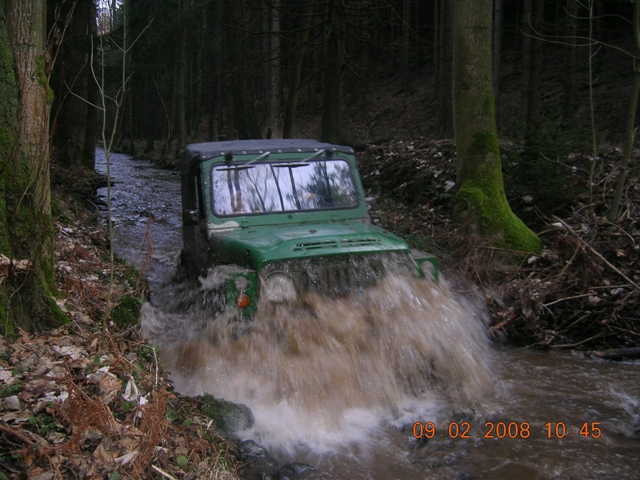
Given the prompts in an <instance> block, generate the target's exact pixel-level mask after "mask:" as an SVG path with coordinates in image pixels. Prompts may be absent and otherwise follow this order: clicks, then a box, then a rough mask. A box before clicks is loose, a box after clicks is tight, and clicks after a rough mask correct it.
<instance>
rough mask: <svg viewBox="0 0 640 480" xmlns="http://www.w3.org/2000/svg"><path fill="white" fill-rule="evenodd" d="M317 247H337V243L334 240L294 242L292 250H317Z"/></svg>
mask: <svg viewBox="0 0 640 480" xmlns="http://www.w3.org/2000/svg"><path fill="white" fill-rule="evenodd" d="M319 248H338V244H337V243H336V241H335V240H324V241H320V242H304V243H296V244H295V245H294V246H293V248H292V250H293V251H294V252H300V251H308V250H317V249H319Z"/></svg>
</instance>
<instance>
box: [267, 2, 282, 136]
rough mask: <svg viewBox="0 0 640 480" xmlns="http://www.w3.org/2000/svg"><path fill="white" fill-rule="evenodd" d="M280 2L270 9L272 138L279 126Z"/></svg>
mask: <svg viewBox="0 0 640 480" xmlns="http://www.w3.org/2000/svg"><path fill="white" fill-rule="evenodd" d="M279 8H280V0H273V1H272V8H271V49H270V55H269V63H270V64H271V78H270V85H269V92H270V93H269V130H270V131H271V132H272V134H271V136H272V137H273V138H275V137H277V136H278V135H277V133H275V130H276V129H277V127H278V125H279V124H280V121H279V117H280V11H279V10H278V9H279Z"/></svg>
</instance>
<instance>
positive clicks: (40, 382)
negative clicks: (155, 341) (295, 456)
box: [0, 198, 239, 480]
mask: <svg viewBox="0 0 640 480" xmlns="http://www.w3.org/2000/svg"><path fill="white" fill-rule="evenodd" d="M57 200H58V203H59V204H60V205H61V207H62V209H63V211H64V213H63V214H62V215H61V216H60V217H59V218H58V219H57V221H56V235H55V258H56V264H55V273H56V280H57V286H58V289H59V291H60V292H61V294H62V295H61V298H58V299H57V303H58V306H59V307H60V308H61V310H62V311H63V312H65V314H66V315H67V316H68V317H69V319H70V320H71V322H70V323H68V324H66V325H63V326H62V327H60V328H57V329H55V330H50V331H46V332H42V333H38V334H29V333H27V332H25V331H22V330H20V331H19V334H18V335H17V336H16V337H15V338H8V337H0V480H2V479H5V478H16V479H26V478H29V479H32V480H49V479H63V478H65V479H66V478H80V479H93V480H95V479H103V478H109V479H118V478H140V479H144V478H190V479H196V478H198V479H218V478H220V479H226V480H232V479H234V478H236V479H237V478H239V477H238V475H237V469H238V465H239V464H238V461H237V460H236V456H237V455H234V449H235V446H234V445H233V444H232V443H230V442H228V441H227V439H225V438H224V437H222V436H221V435H220V434H219V433H218V432H217V431H216V425H215V422H214V421H212V420H211V419H210V418H208V417H206V416H205V415H202V414H201V413H200V410H199V404H198V400H197V399H193V398H188V397H183V396H180V395H177V394H176V393H174V392H173V390H172V385H171V384H170V383H169V382H168V381H167V379H166V375H165V372H164V371H163V368H162V365H160V364H158V361H157V353H156V351H155V347H154V346H152V345H149V344H148V343H147V342H146V340H144V339H143V338H142V337H141V335H140V332H139V329H138V328H137V326H135V325H134V326H129V327H121V326H118V325H116V324H115V323H114V322H113V321H110V322H109V324H108V328H107V331H106V332H105V333H104V335H103V333H102V332H101V328H100V327H101V322H102V317H103V315H104V312H105V309H106V304H105V299H106V298H107V295H106V294H107V289H108V278H109V268H110V266H109V262H108V253H107V251H106V248H107V245H108V242H107V236H106V234H105V232H104V230H103V229H102V228H101V227H100V225H99V224H98V223H97V220H96V218H95V215H94V214H93V213H92V212H88V211H86V210H83V209H78V207H77V205H76V206H75V209H74V208H73V204H74V200H73V199H70V198H58V199H57ZM114 268H115V281H114V286H113V287H114V290H113V295H112V302H113V305H111V307H112V308H113V307H114V306H115V305H117V303H118V302H119V301H120V299H122V298H123V297H125V296H133V297H136V298H141V299H143V298H145V297H146V296H147V295H148V292H147V287H146V282H145V281H144V279H143V278H142V277H141V276H140V275H139V274H137V273H136V272H135V271H133V270H132V269H131V268H129V267H128V266H127V265H125V264H124V263H122V262H116V265H115V266H114ZM102 345H105V347H104V348H103V346H102Z"/></svg>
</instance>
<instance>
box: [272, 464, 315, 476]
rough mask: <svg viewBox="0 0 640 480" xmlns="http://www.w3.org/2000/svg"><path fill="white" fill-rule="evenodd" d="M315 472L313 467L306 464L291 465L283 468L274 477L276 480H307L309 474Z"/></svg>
mask: <svg viewBox="0 0 640 480" xmlns="http://www.w3.org/2000/svg"><path fill="white" fill-rule="evenodd" d="M313 471H315V468H313V467H312V466H311V465H307V464H306V463H298V462H294V463H289V464H287V465H285V466H283V467H281V468H279V469H278V471H277V472H276V473H275V474H274V475H273V478H274V480H298V479H302V478H305V477H306V476H307V474H308V473H309V472H313Z"/></svg>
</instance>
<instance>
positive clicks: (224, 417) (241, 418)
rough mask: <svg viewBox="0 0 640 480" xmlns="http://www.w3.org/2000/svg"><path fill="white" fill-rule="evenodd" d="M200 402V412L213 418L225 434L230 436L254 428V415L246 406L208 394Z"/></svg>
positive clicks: (200, 398)
mask: <svg viewBox="0 0 640 480" xmlns="http://www.w3.org/2000/svg"><path fill="white" fill-rule="evenodd" d="M199 400H200V401H201V402H202V406H201V407H200V412H202V414H203V415H206V416H207V417H209V418H212V419H213V420H214V421H215V422H216V427H217V428H218V430H219V431H220V432H222V433H223V434H226V435H229V434H231V433H233V432H239V431H241V430H247V429H248V428H251V427H252V426H253V423H254V419H253V413H251V410H250V409H249V407H247V406H246V405H243V404H238V403H232V402H227V401H226V400H221V399H218V398H215V397H213V396H211V395H208V394H205V395H202V396H201V397H199Z"/></svg>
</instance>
